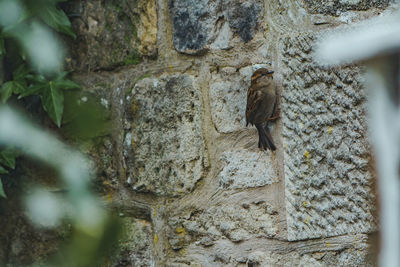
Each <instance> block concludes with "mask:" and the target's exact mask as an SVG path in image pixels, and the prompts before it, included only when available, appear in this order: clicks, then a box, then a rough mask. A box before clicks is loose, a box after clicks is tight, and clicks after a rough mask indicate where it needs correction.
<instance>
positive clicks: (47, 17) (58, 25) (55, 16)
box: [39, 5, 76, 39]
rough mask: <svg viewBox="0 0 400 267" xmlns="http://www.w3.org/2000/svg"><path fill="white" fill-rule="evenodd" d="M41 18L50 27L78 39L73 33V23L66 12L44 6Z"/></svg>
mask: <svg viewBox="0 0 400 267" xmlns="http://www.w3.org/2000/svg"><path fill="white" fill-rule="evenodd" d="M39 17H40V18H41V19H42V20H43V21H44V22H45V23H46V24H47V25H49V26H50V27H52V28H54V29H55V30H56V31H58V32H62V33H65V34H67V35H69V36H71V37H73V38H74V39H75V38H76V35H75V33H74V32H73V31H72V28H71V22H70V21H69V19H68V17H67V15H65V13H64V11H62V10H61V9H58V8H57V7H56V6H51V5H44V6H43V8H42V10H41V12H40V13H39Z"/></svg>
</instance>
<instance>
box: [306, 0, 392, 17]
mask: <svg viewBox="0 0 400 267" xmlns="http://www.w3.org/2000/svg"><path fill="white" fill-rule="evenodd" d="M304 2H305V4H306V7H307V9H308V10H309V11H310V12H312V13H322V14H329V15H338V14H339V13H340V12H343V11H348V10H367V9H370V8H382V9H383V8H385V7H387V6H388V5H389V3H391V2H393V1H392V0H322V1H321V0H304Z"/></svg>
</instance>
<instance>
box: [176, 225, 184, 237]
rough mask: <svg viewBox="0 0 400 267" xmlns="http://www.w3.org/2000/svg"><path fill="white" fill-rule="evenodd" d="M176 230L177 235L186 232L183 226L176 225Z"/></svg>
mask: <svg viewBox="0 0 400 267" xmlns="http://www.w3.org/2000/svg"><path fill="white" fill-rule="evenodd" d="M176 232H177V233H178V234H179V235H184V234H185V233H186V230H185V228H183V227H177V228H176Z"/></svg>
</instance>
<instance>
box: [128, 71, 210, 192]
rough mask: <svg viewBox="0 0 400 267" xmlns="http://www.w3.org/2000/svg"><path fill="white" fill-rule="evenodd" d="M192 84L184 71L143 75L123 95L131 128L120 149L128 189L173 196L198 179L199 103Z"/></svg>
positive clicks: (200, 156)
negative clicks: (172, 73)
mask: <svg viewBox="0 0 400 267" xmlns="http://www.w3.org/2000/svg"><path fill="white" fill-rule="evenodd" d="M194 83H195V81H194V78H193V77H192V76H188V75H171V76H169V75H163V76H162V77H161V78H145V79H143V80H141V81H139V82H138V83H137V84H136V85H135V86H134V88H133V90H132V94H131V95H129V96H128V97H127V101H128V102H129V103H130V105H129V107H128V110H127V114H128V120H130V121H131V125H132V126H131V129H128V131H127V132H126V135H125V142H124V153H125V156H126V158H127V159H126V160H127V163H128V166H129V167H128V169H127V179H128V183H129V184H131V185H132V188H133V189H134V190H136V191H141V192H153V193H157V194H160V195H179V194H182V193H187V192H190V191H192V190H193V189H194V187H195V184H196V182H197V181H198V180H199V179H200V178H201V177H202V175H203V157H204V155H203V154H204V145H203V137H202V126H201V125H202V123H201V111H202V102H201V98H200V93H199V90H198V89H197V88H196V87H195V84H194Z"/></svg>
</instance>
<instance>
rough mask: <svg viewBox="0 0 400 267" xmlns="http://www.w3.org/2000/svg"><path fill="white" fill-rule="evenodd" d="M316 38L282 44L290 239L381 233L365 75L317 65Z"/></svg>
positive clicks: (298, 38) (290, 39) (292, 39)
mask: <svg viewBox="0 0 400 267" xmlns="http://www.w3.org/2000/svg"><path fill="white" fill-rule="evenodd" d="M313 40H314V38H313V37H312V36H310V35H299V36H293V37H285V38H283V40H282V41H283V45H284V50H283V57H282V61H283V63H284V66H283V69H282V72H283V92H282V120H283V131H282V135H283V145H284V148H285V151H284V153H285V155H284V157H285V180H286V193H285V195H286V203H287V205H286V207H287V224H288V238H289V240H298V239H307V238H316V237H323V236H333V235H341V234H346V233H355V232H356V233H360V232H361V233H364V232H371V231H373V230H374V229H375V227H376V222H375V220H374V217H373V210H374V193H373V190H372V188H371V182H372V175H371V169H370V167H369V158H370V152H369V151H370V150H369V145H368V143H367V138H366V125H365V124H366V123H365V107H364V103H365V96H364V94H365V92H364V90H363V87H362V84H361V80H362V78H361V74H360V72H361V69H360V68H357V67H344V68H340V69H339V68H338V69H334V70H323V69H321V68H319V67H317V65H316V64H315V63H314V62H313V60H312V57H311V51H312V44H313Z"/></svg>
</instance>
